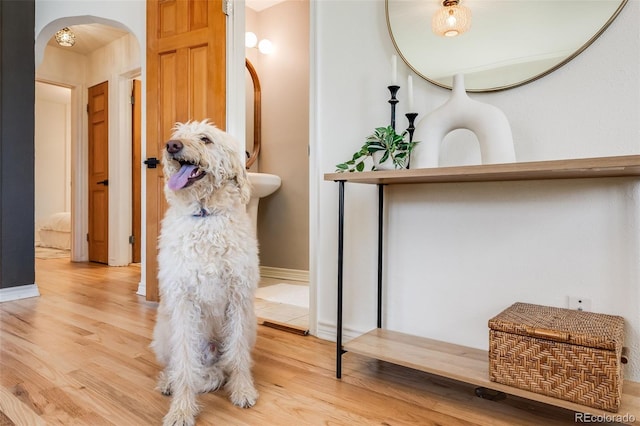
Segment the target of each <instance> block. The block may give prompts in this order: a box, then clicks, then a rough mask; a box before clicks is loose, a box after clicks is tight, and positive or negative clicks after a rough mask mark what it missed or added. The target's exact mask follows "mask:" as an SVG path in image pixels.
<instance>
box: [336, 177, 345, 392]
mask: <svg viewBox="0 0 640 426" xmlns="http://www.w3.org/2000/svg"><path fill="white" fill-rule="evenodd" d="M338 192H339V195H338V306H337V308H338V309H337V312H338V324H337V329H336V377H337V378H338V379H339V378H341V377H342V354H343V353H344V352H343V350H342V262H343V254H344V181H343V180H341V181H338Z"/></svg>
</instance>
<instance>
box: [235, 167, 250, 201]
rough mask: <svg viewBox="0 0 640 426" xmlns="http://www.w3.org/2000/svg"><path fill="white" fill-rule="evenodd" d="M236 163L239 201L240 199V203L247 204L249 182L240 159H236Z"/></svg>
mask: <svg viewBox="0 0 640 426" xmlns="http://www.w3.org/2000/svg"><path fill="white" fill-rule="evenodd" d="M238 163H239V167H237V170H236V182H237V184H238V189H239V190H240V201H242V204H249V199H250V198H251V182H249V176H248V175H247V170H246V169H245V168H244V164H242V161H238Z"/></svg>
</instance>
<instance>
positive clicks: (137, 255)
mask: <svg viewBox="0 0 640 426" xmlns="http://www.w3.org/2000/svg"><path fill="white" fill-rule="evenodd" d="M141 96H142V82H141V81H140V80H133V88H132V94H131V98H132V99H133V105H132V119H131V123H132V126H131V132H132V135H131V140H132V141H133V146H132V147H131V152H132V161H131V164H132V170H131V177H132V179H133V183H132V185H131V192H132V194H133V200H132V207H133V208H132V212H131V215H132V218H133V221H132V224H131V229H132V231H131V235H133V244H132V247H131V261H132V262H133V263H140V260H141V249H140V247H141V245H142V244H141V243H142V240H141V235H142V232H141V228H142V224H141V222H142V200H141V194H142V188H141V186H142V171H141V170H140V165H141V164H142V136H141V134H142V97H141Z"/></svg>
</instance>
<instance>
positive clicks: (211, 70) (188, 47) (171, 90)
mask: <svg viewBox="0 0 640 426" xmlns="http://www.w3.org/2000/svg"><path fill="white" fill-rule="evenodd" d="M225 57H226V16H225V15H224V13H223V11H222V0H148V1H147V153H146V154H147V157H148V158H149V157H155V158H161V157H162V149H163V148H164V145H165V143H166V141H167V140H168V139H169V137H170V136H171V132H172V131H171V129H172V128H173V126H174V124H175V123H176V122H178V121H179V122H185V121H188V120H202V119H205V118H209V119H210V120H211V121H212V122H214V123H215V124H216V125H217V126H218V127H219V128H221V129H224V127H225V120H226V117H225V111H226V98H225V91H226V75H225V72H226V63H225ZM163 190H164V176H162V166H158V167H157V168H149V169H147V206H148V207H147V217H146V226H147V251H146V272H147V274H146V290H147V300H151V301H157V300H158V298H159V295H158V284H157V267H158V264H157V239H158V232H159V230H160V221H161V219H162V217H163V215H164V211H165V210H166V202H165V199H164V193H163Z"/></svg>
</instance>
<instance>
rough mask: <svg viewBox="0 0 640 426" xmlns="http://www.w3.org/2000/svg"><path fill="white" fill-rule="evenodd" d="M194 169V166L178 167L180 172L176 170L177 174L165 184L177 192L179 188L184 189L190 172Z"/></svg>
mask: <svg viewBox="0 0 640 426" xmlns="http://www.w3.org/2000/svg"><path fill="white" fill-rule="evenodd" d="M195 168H196V166H194V165H193V164H185V165H184V166H182V167H180V170H178V172H177V173H175V174H174V175H173V176H171V177H170V178H169V182H167V185H169V189H171V190H173V191H177V190H178V189H180V188H184V186H185V185H186V184H187V182H188V181H189V176H190V175H191V172H192V171H193V170H194V169H195Z"/></svg>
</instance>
